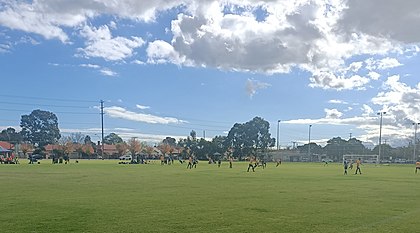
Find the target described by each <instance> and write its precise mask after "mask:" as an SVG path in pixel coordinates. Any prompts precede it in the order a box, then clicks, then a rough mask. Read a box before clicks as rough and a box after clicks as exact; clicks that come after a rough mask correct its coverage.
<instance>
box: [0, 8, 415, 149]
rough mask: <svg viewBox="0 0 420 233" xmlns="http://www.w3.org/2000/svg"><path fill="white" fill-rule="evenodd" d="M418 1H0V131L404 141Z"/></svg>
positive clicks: (409, 119)
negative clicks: (29, 117)
mask: <svg viewBox="0 0 420 233" xmlns="http://www.w3.org/2000/svg"><path fill="white" fill-rule="evenodd" d="M419 25H420V1H418V0H405V1H398V0H370V1H363V0H351V1H345V0H261V1H251V0H241V1H239V0H225V1H213V0H201V1H198V0H155V1H138V0H119V1H114V0H73V1H65V0H33V1H31V0H27V1H17V0H0V70H1V84H2V85H1V87H2V91H1V93H0V112H1V115H0V128H4V127H7V126H12V127H16V128H18V126H19V123H20V117H21V115H23V114H29V113H30V112H31V111H32V110H33V109H38V108H39V109H43V110H48V111H52V112H54V113H55V114H56V115H57V116H58V118H59V125H60V128H61V131H62V133H71V132H82V133H84V134H89V135H91V137H92V138H93V140H98V139H99V137H98V136H96V135H98V134H99V133H100V115H99V108H98V107H99V101H100V100H104V107H105V108H104V111H105V134H108V133H111V132H115V133H117V134H119V135H121V136H123V137H124V138H128V137H138V138H140V139H142V140H147V141H157V140H161V139H162V138H163V137H165V136H172V137H177V138H178V137H186V136H187V135H188V134H189V132H190V131H191V130H195V131H196V132H197V135H198V136H199V137H202V136H203V135H204V131H205V136H206V138H212V137H214V136H215V135H225V134H226V132H227V131H229V129H230V128H231V127H232V125H233V124H234V123H235V122H246V121H249V120H251V119H252V118H253V117H255V116H260V117H263V118H264V119H266V120H267V121H269V122H270V123H271V133H272V135H273V137H276V134H277V125H278V120H281V122H280V124H279V126H280V144H281V146H282V147H284V146H290V145H292V141H296V142H299V143H300V144H302V143H307V141H308V137H309V135H308V134H309V132H308V131H309V125H312V128H311V141H315V142H319V143H325V141H326V140H328V139H330V138H332V137H336V136H340V137H342V138H345V139H348V138H349V137H350V135H351V136H352V137H356V138H358V139H360V140H362V141H364V142H366V143H371V144H377V143H378V136H379V122H380V120H379V117H378V115H377V113H378V112H386V114H385V115H384V117H383V130H382V133H383V139H384V141H386V142H387V143H390V144H391V145H394V146H397V145H408V143H409V142H411V141H412V140H413V135H414V127H413V125H412V123H413V122H420V78H419V76H418V73H419V69H420V68H419V62H420V57H419V55H418V53H419V51H420V47H419V45H420V30H418V26H419Z"/></svg>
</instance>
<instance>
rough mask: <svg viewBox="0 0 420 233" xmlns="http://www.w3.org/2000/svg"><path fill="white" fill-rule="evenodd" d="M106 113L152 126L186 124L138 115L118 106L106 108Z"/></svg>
mask: <svg viewBox="0 0 420 233" xmlns="http://www.w3.org/2000/svg"><path fill="white" fill-rule="evenodd" d="M104 112H105V113H106V114H107V115H108V116H109V117H112V118H121V119H126V120H130V121H137V122H144V123H150V124H181V123H185V122H186V121H183V120H179V119H176V118H173V117H160V116H155V115H151V114H143V113H136V112H132V111H129V110H127V109H124V108H121V107H117V106H112V107H106V108H104Z"/></svg>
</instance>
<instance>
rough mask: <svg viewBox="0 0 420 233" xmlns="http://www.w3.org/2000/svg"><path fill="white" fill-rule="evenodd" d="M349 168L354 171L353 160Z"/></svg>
mask: <svg viewBox="0 0 420 233" xmlns="http://www.w3.org/2000/svg"><path fill="white" fill-rule="evenodd" d="M349 168H350V169H351V170H353V160H350V166H349Z"/></svg>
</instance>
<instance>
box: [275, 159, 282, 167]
mask: <svg viewBox="0 0 420 233" xmlns="http://www.w3.org/2000/svg"><path fill="white" fill-rule="evenodd" d="M279 165H281V159H278V160H277V164H276V167H278V166H279Z"/></svg>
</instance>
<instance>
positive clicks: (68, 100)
mask: <svg viewBox="0 0 420 233" xmlns="http://www.w3.org/2000/svg"><path fill="white" fill-rule="evenodd" d="M0 96H2V97H10V98H20V99H39V100H51V101H62V102H85V103H98V101H94V100H76V99H58V98H45V97H35V96H17V95H1V94H0Z"/></svg>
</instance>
